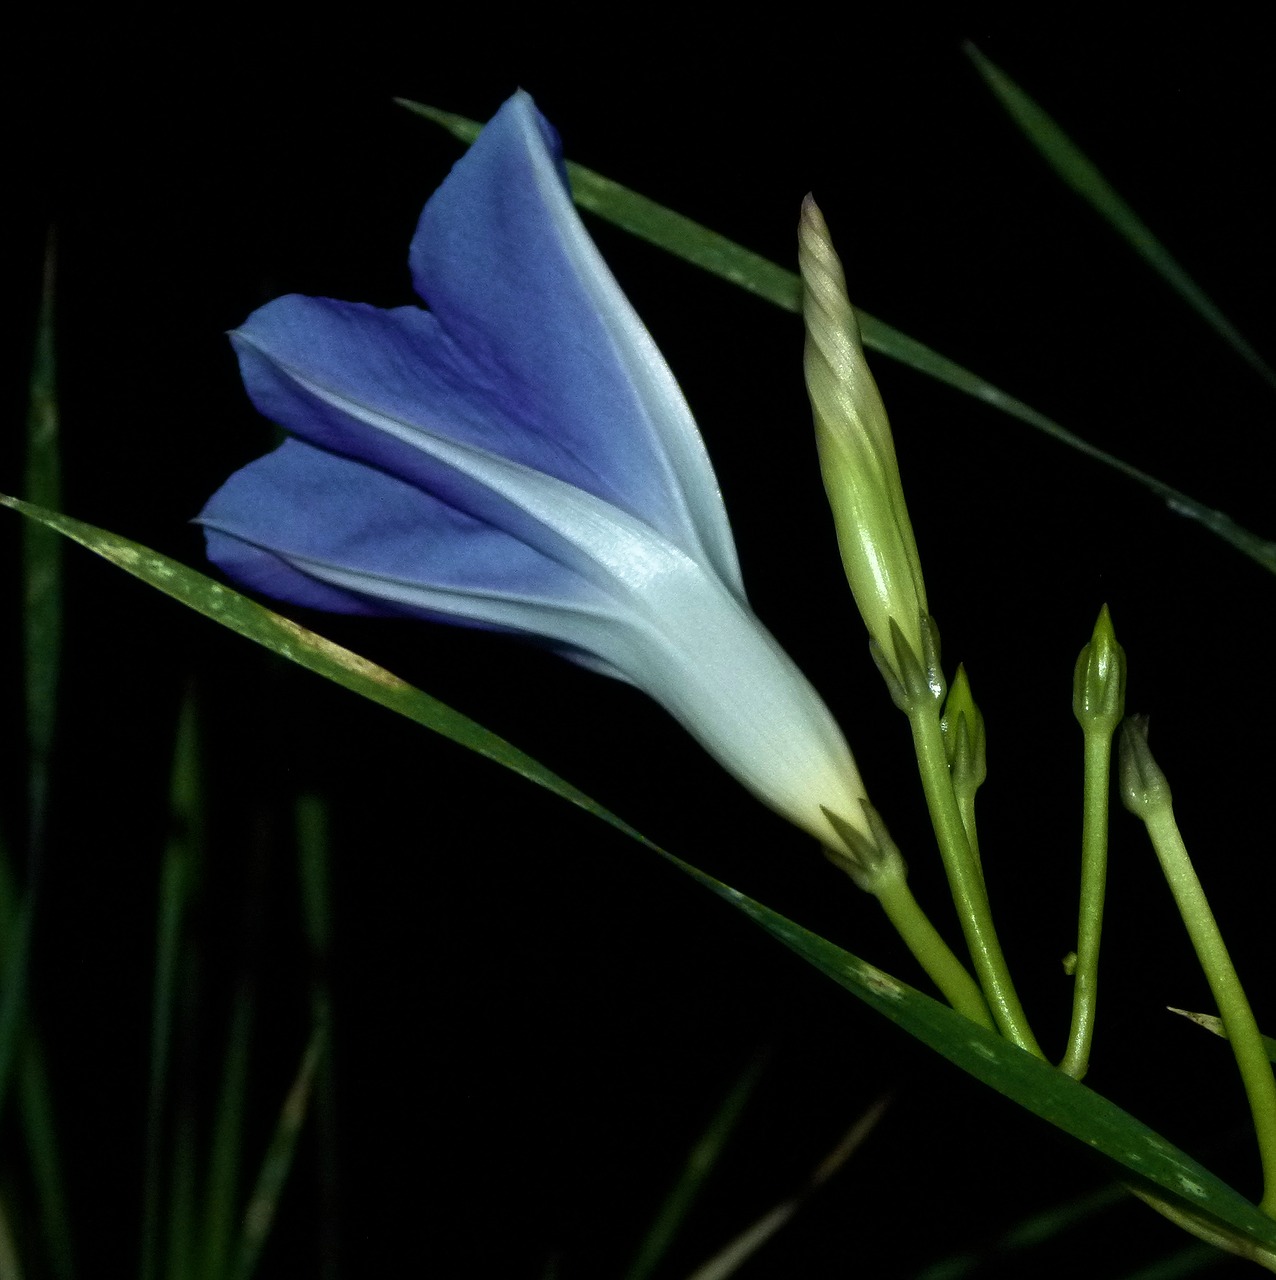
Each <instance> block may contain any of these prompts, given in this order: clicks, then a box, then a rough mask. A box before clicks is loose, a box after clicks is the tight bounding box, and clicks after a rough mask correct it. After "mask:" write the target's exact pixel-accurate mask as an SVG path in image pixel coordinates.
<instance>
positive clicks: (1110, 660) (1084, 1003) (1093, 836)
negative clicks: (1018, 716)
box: [1059, 604, 1126, 1080]
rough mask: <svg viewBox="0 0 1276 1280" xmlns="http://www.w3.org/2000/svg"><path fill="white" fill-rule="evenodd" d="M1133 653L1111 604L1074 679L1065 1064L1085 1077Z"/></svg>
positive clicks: (1070, 1072)
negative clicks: (1076, 833)
mask: <svg viewBox="0 0 1276 1280" xmlns="http://www.w3.org/2000/svg"><path fill="white" fill-rule="evenodd" d="M1125 667H1126V664H1125V651H1124V650H1123V649H1122V648H1121V646H1120V645H1119V644H1118V643H1117V639H1116V633H1115V632H1114V631H1113V629H1112V619H1111V617H1110V616H1109V614H1108V606H1107V605H1106V604H1105V605H1104V606H1103V608H1102V609H1101V610H1100V612H1099V620H1098V621H1097V622H1096V623H1095V624H1094V633H1093V635H1092V636H1091V637H1090V643H1089V644H1087V645H1086V646H1085V648H1083V649H1082V650H1081V656H1080V657H1079V658H1078V659H1077V666H1076V671H1075V672H1074V675H1073V682H1072V710H1073V714H1074V715H1075V716H1076V718H1077V723H1078V724H1080V726H1081V731H1082V734H1083V736H1084V739H1085V776H1084V784H1083V786H1084V790H1083V798H1082V819H1081V891H1080V906H1079V909H1078V914H1077V952H1076V956H1077V958H1076V967H1075V969H1074V970H1073V976H1074V986H1073V989H1072V1022H1071V1026H1070V1028H1069V1030H1068V1047H1067V1050H1066V1052H1065V1054H1064V1057H1063V1061H1062V1062H1061V1063H1060V1064H1059V1068H1060V1070H1062V1071H1065V1072H1066V1073H1067V1074H1068V1075H1070V1076H1072V1077H1073V1078H1074V1079H1077V1080H1080V1079H1081V1078H1082V1077H1083V1076H1084V1075H1085V1073H1086V1070H1087V1068H1088V1067H1089V1065H1090V1046H1091V1044H1092V1043H1093V1040H1094V1019H1095V1009H1096V1005H1097V1002H1098V988H1099V938H1100V936H1101V934H1102V932H1103V901H1104V896H1105V893H1106V887H1107V875H1108V794H1109V788H1110V782H1111V775H1112V735H1113V734H1114V733H1115V732H1116V729H1117V726H1118V725H1119V724H1120V723H1121V717H1122V716H1123V715H1124V714H1125Z"/></svg>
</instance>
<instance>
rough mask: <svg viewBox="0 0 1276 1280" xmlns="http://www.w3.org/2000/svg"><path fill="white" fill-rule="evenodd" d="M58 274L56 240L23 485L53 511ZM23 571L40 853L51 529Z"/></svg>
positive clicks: (57, 550)
mask: <svg viewBox="0 0 1276 1280" xmlns="http://www.w3.org/2000/svg"><path fill="white" fill-rule="evenodd" d="M55 270H56V251H55V248H54V242H53V237H52V234H50V236H49V240H48V243H47V245H46V247H45V255H44V281H43V289H42V292H41V302H40V314H39V318H38V320H37V324H36V336H35V347H34V360H33V362H32V368H31V385H30V398H29V401H28V408H27V441H26V443H27V448H26V474H25V478H24V487H25V491H26V496H27V498H28V500H29V501H31V502H34V503H36V504H38V505H39V506H43V507H50V508H53V509H54V510H56V509H57V508H58V507H59V506H60V505H61V501H62V493H61V490H62V485H61V474H60V467H61V463H60V460H59V456H58V396H57V365H56V354H55V350H54V321H53V306H54V283H55ZM22 568H23V582H24V590H23V602H22V605H23V609H22V619H23V647H24V660H25V664H26V716H27V762H28V763H27V768H28V770H29V778H28V785H29V797H30V799H29V804H30V815H29V824H30V831H31V838H30V846H31V848H32V851H33V852H34V851H36V850H38V849H39V847H40V844H41V842H42V834H43V830H44V819H45V808H46V804H47V791H48V772H49V755H50V752H51V750H52V747H53V730H54V724H55V720H56V717H57V689H58V663H59V660H60V657H61V651H62V539H61V538H59V537H58V536H57V535H56V534H55V533H54V532H53V530H51V529H47V528H42V527H41V526H40V525H35V524H28V525H27V526H26V528H25V529H24V530H23V538H22Z"/></svg>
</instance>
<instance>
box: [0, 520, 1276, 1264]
mask: <svg viewBox="0 0 1276 1280" xmlns="http://www.w3.org/2000/svg"><path fill="white" fill-rule="evenodd" d="M0 502H3V503H4V504H5V505H8V506H12V507H15V508H16V509H17V510H19V511H21V512H22V513H23V514H24V515H26V516H28V517H29V518H31V519H37V520H40V521H42V522H43V523H45V524H47V525H49V527H51V528H55V529H58V530H59V531H60V532H62V533H65V534H66V535H67V536H68V537H70V538H72V539H74V540H75V541H77V542H80V543H81V544H82V545H84V546H86V547H88V548H89V549H90V550H92V551H95V552H96V553H97V554H99V555H101V556H104V557H105V558H106V559H108V560H110V561H112V562H113V563H115V564H118V565H119V566H120V567H122V568H124V569H127V570H128V572H130V573H132V574H134V575H135V576H137V577H139V578H141V579H143V580H144V581H147V582H150V583H152V585H155V586H157V587H159V588H160V589H161V590H163V591H165V592H166V593H167V594H169V595H171V596H173V597H174V598H176V599H178V600H181V601H183V602H184V603H186V604H188V605H189V606H190V607H192V608H195V609H197V610H198V611H199V612H201V613H204V614H206V615H207V616H209V617H212V618H214V619H215V620H217V621H218V622H221V623H222V624H223V625H225V626H228V627H231V628H232V629H233V630H235V631H239V632H240V633H241V634H243V635H246V636H248V637H249V638H251V639H253V640H256V641H257V643H259V644H263V645H265V646H266V647H267V648H270V649H272V650H274V651H275V652H277V653H279V654H280V656H282V657H285V658H287V659H288V660H289V661H292V662H296V663H298V664H299V665H301V666H304V667H307V668H309V669H310V670H313V671H317V672H318V673H319V674H321V675H325V676H326V677H327V678H329V679H331V680H334V681H336V682H337V683H339V684H342V685H344V686H345V687H347V688H350V689H353V690H354V691H355V692H358V693H361V694H362V695H363V696H365V697H369V698H371V699H372V700H373V701H375V702H377V703H379V704H381V705H382V706H385V707H388V708H389V709H391V710H394V711H398V712H399V713H400V714H402V715H406V716H408V718H410V719H412V720H415V721H416V722H417V723H420V724H423V725H425V726H426V727H428V728H432V729H435V730H436V731H437V732H440V733H445V734H446V735H447V736H449V737H453V738H454V739H455V740H456V741H458V742H461V743H463V744H464V745H466V746H471V747H472V749H474V750H477V751H479V752H480V753H481V754H483V755H487V756H488V757H489V758H491V759H494V760H496V761H497V762H498V763H501V764H503V765H505V767H507V768H509V769H512V770H513V771H515V772H517V773H519V774H521V775H522V776H524V777H527V778H529V779H530V780H532V781H535V782H537V783H539V784H540V785H542V786H545V787H548V788H549V789H550V790H552V791H554V792H556V793H557V794H559V795H561V796H563V798H565V799H568V800H570V801H571V802H572V803H573V804H576V805H579V806H580V807H582V808H584V809H586V810H588V811H589V812H591V813H593V814H594V815H595V816H596V817H598V818H600V819H601V820H602V821H604V822H607V823H608V824H609V825H611V826H613V827H615V828H616V829H617V830H620V831H623V832H625V833H626V834H627V835H629V836H631V837H632V838H633V839H635V840H637V841H639V842H640V843H641V844H643V845H645V846H646V847H647V848H649V849H651V850H653V851H654V852H656V853H658V854H660V856H661V857H663V858H665V859H667V860H668V861H669V862H670V863H672V864H673V865H674V866H676V867H677V868H678V869H679V870H681V871H683V872H684V873H685V874H687V875H689V876H691V877H692V879H694V880H695V881H697V882H698V883H699V884H701V885H703V886H704V887H705V888H707V889H709V890H710V891H711V892H713V893H715V894H716V895H717V896H719V897H721V898H723V899H725V900H726V901H727V902H729V903H730V904H731V905H732V906H734V907H735V908H736V909H737V910H739V911H741V912H743V913H744V914H745V915H746V916H748V917H749V918H750V919H751V920H753V921H754V922H755V923H756V924H758V925H759V926H761V927H762V928H763V929H765V930H766V931H767V932H768V933H769V934H771V935H772V937H774V938H776V939H777V940H779V941H780V942H782V943H783V944H784V945H785V946H786V947H788V948H789V949H790V950H792V951H794V952H795V953H796V954H797V955H799V956H801V957H802V958H803V959H804V960H806V961H807V962H808V963H809V964H811V965H813V966H814V967H815V968H817V969H819V970H820V971H821V972H822V973H824V974H825V975H827V976H828V977H830V978H832V979H833V980H834V981H835V982H837V983H838V984H839V985H840V986H842V987H844V988H845V989H846V990H847V991H850V992H851V993H852V994H854V995H856V996H857V997H859V999H861V1000H862V1001H864V1003H866V1004H868V1005H869V1006H870V1007H871V1008H873V1009H875V1010H876V1011H877V1012H879V1013H881V1014H883V1015H884V1016H886V1017H887V1018H889V1019H890V1020H891V1021H892V1022H894V1023H896V1024H897V1025H898V1026H900V1027H901V1028H903V1029H904V1030H905V1031H907V1032H908V1033H909V1034H910V1035H912V1036H914V1037H915V1038H916V1039H918V1040H920V1041H921V1042H922V1043H923V1044H925V1045H927V1046H929V1047H930V1048H932V1049H934V1050H935V1051H936V1052H938V1053H939V1054H941V1055H942V1056H943V1057H945V1058H947V1059H948V1060H949V1061H950V1062H952V1063H953V1064H954V1065H956V1066H958V1067H960V1068H961V1069H962V1070H963V1071H965V1072H967V1074H969V1075H972V1076H974V1077H975V1079H977V1080H980V1081H982V1082H983V1083H985V1084H987V1085H989V1086H990V1087H991V1088H993V1089H996V1090H997V1091H998V1092H999V1093H1002V1094H1004V1095H1005V1096H1006V1097H1008V1098H1010V1099H1011V1100H1012V1101H1014V1102H1016V1103H1018V1104H1019V1105H1020V1106H1022V1107H1024V1108H1025V1109H1026V1110H1028V1111H1031V1112H1033V1113H1034V1114H1035V1115H1038V1116H1040V1117H1041V1118H1042V1119H1044V1120H1047V1121H1048V1122H1049V1123H1051V1124H1052V1125H1055V1126H1056V1127H1058V1128H1060V1129H1062V1130H1063V1131H1064V1132H1066V1133H1069V1134H1072V1135H1073V1136H1074V1137H1076V1138H1077V1139H1079V1140H1080V1141H1081V1142H1083V1143H1084V1144H1085V1145H1086V1146H1088V1147H1090V1148H1092V1149H1093V1150H1095V1151H1098V1152H1100V1153H1102V1154H1104V1155H1106V1156H1108V1157H1109V1158H1110V1159H1112V1160H1114V1161H1116V1162H1117V1163H1118V1164H1120V1165H1122V1166H1124V1167H1125V1169H1127V1170H1128V1171H1129V1174H1128V1176H1129V1177H1130V1178H1131V1180H1132V1181H1133V1182H1135V1183H1137V1184H1141V1185H1142V1186H1143V1187H1144V1188H1146V1189H1147V1191H1149V1192H1151V1194H1150V1195H1148V1198H1149V1199H1152V1200H1154V1201H1162V1202H1164V1203H1166V1204H1169V1205H1172V1206H1178V1207H1179V1211H1180V1216H1181V1217H1182V1218H1184V1219H1188V1218H1190V1219H1194V1220H1196V1221H1197V1222H1199V1223H1203V1224H1207V1226H1208V1229H1209V1230H1210V1231H1212V1232H1213V1235H1212V1236H1211V1238H1212V1239H1215V1240H1216V1242H1226V1243H1227V1245H1228V1247H1234V1248H1235V1249H1236V1250H1237V1251H1238V1252H1242V1253H1244V1254H1245V1256H1248V1257H1251V1258H1255V1259H1256V1260H1261V1261H1263V1262H1264V1264H1265V1265H1266V1264H1268V1263H1270V1264H1271V1265H1272V1266H1273V1267H1274V1268H1276V1220H1273V1219H1271V1218H1268V1217H1266V1216H1265V1215H1264V1214H1262V1213H1261V1212H1259V1210H1258V1209H1257V1207H1256V1206H1255V1205H1253V1204H1251V1203H1250V1202H1249V1201H1248V1200H1246V1199H1245V1198H1244V1197H1243V1196H1241V1195H1240V1193H1239V1192H1237V1191H1235V1190H1233V1189H1232V1188H1231V1187H1229V1186H1227V1184H1226V1183H1224V1182H1222V1181H1221V1180H1220V1179H1218V1178H1217V1177H1215V1176H1214V1175H1213V1174H1212V1173H1210V1172H1209V1171H1208V1170H1207V1169H1205V1168H1204V1166H1202V1165H1200V1164H1198V1163H1197V1162H1196V1161H1195V1160H1193V1159H1192V1158H1191V1157H1190V1156H1188V1155H1187V1154H1186V1153H1184V1152H1182V1151H1179V1150H1178V1149H1177V1148H1175V1147H1173V1146H1171V1145H1170V1144H1169V1143H1168V1142H1166V1141H1165V1140H1164V1139H1163V1138H1161V1137H1160V1136H1159V1135H1158V1134H1156V1133H1154V1132H1153V1131H1152V1130H1151V1129H1149V1128H1148V1127H1147V1126H1146V1125H1144V1124H1143V1123H1142V1122H1141V1121H1139V1120H1136V1119H1135V1118H1134V1117H1133V1116H1131V1115H1129V1114H1128V1113H1127V1112H1125V1111H1123V1110H1121V1108H1120V1107H1118V1106H1116V1105H1115V1104H1114V1103H1112V1102H1109V1101H1108V1100H1107V1099H1106V1098H1104V1097H1102V1096H1101V1095H1099V1094H1097V1093H1095V1092H1093V1091H1092V1090H1090V1089H1087V1088H1086V1087H1085V1085H1083V1084H1080V1083H1078V1082H1077V1081H1075V1080H1073V1079H1071V1078H1070V1077H1069V1076H1066V1075H1064V1074H1063V1073H1062V1072H1061V1071H1057V1070H1055V1069H1054V1068H1053V1067H1051V1066H1049V1065H1048V1064H1046V1063H1044V1062H1042V1061H1041V1060H1040V1059H1038V1058H1036V1057H1034V1056H1032V1055H1031V1054H1029V1053H1025V1052H1023V1051H1022V1050H1021V1049H1018V1048H1016V1047H1015V1046H1014V1045H1012V1044H1010V1043H1009V1042H1008V1041H1006V1040H1003V1039H1001V1038H1000V1037H999V1036H997V1035H995V1034H993V1033H992V1032H989V1031H985V1030H984V1029H983V1028H982V1027H979V1026H977V1025H976V1024H974V1023H973V1022H971V1021H969V1020H968V1019H966V1018H964V1017H962V1016H961V1015H960V1014H958V1013H955V1012H954V1011H953V1010H952V1009H950V1008H948V1007H947V1006H945V1005H941V1004H939V1003H938V1002H937V1001H935V1000H932V999H931V998H930V997H929V996H926V995H923V994H922V993H921V992H920V991H916V990H914V989H913V988H912V987H909V986H907V985H906V984H905V983H903V982H900V981H899V980H898V979H896V978H893V977H891V976H890V975H889V974H886V973H883V972H882V971H881V970H880V969H876V968H874V967H873V966H872V965H870V964H868V963H867V962H866V961H863V960H861V959H859V958H858V957H857V956H854V955H852V954H851V953H850V952H848V951H843V950H842V949H841V948H840V947H838V946H835V945H834V944H833V943H831V942H829V941H827V940H826V939H824V938H821V937H819V936H818V935H817V934H814V933H811V932H810V931H809V930H807V929H804V928H802V926H801V925H798V924H796V923H794V922H793V921H791V920H788V919H786V918H785V917H784V916H781V915H779V914H778V913H776V912H774V911H772V910H770V908H768V907H765V906H763V905H762V904H761V903H758V902H755V901H754V900H753V899H752V898H749V897H747V896H746V895H745V894H743V893H741V892H740V891H739V890H738V889H733V888H732V887H731V886H730V885H727V884H724V883H723V882H722V881H720V880H715V879H714V878H713V877H712V876H710V875H707V874H705V873H704V872H703V871H700V870H699V869H698V868H696V867H694V866H692V865H691V864H690V863H687V862H684V861H683V860H682V859H680V858H677V857H675V856H674V855H673V854H670V853H667V852H666V851H665V850H663V849H661V848H660V847H659V846H658V845H656V844H654V843H653V842H652V841H650V840H648V839H647V838H646V837H644V836H642V835H641V834H640V833H639V832H637V831H636V830H635V829H634V828H633V827H631V826H629V824H628V823H626V822H624V821H623V820H621V819H620V818H617V817H616V816H615V815H614V814H612V813H610V812H609V811H608V810H606V809H605V808H603V806H601V805H599V804H597V803H596V802H594V801H592V800H590V799H589V797H588V796H586V795H585V794H584V793H583V792H581V791H579V790H577V789H576V788H575V787H572V786H571V785H570V784H569V783H566V782H564V781H563V780H562V779H560V778H557V777H556V775H554V774H552V773H550V772H549V771H548V770H546V769H544V768H543V766H541V765H539V764H538V763H537V762H536V761H534V760H532V758H531V757H530V756H527V755H525V754H524V753H523V752H520V751H518V750H517V749H516V748H514V747H512V746H510V744H509V743H506V742H504V741H503V740H502V739H500V738H497V737H496V736H495V735H494V734H491V733H489V732H488V731H487V730H485V729H483V728H482V727H481V726H480V725H477V724H475V723H474V722H473V721H471V720H467V719H466V718H465V717H462V716H459V715H458V713H457V712H455V711H452V710H451V708H448V707H445V706H444V705H443V704H442V703H438V702H436V701H435V700H434V699H432V698H430V697H429V696H428V695H426V694H424V693H422V692H421V691H420V690H419V689H414V688H412V686H410V685H408V684H405V683H404V682H403V681H401V680H399V679H398V678H397V677H395V676H392V675H390V673H389V672H387V671H385V670H383V669H382V668H380V667H376V666H374V665H373V664H372V663H370V662H368V661H367V660H366V659H364V658H360V657H359V656H358V655H357V654H353V653H351V652H349V651H348V650H346V649H342V648H340V646H337V645H334V644H333V643H332V642H331V641H329V640H325V639H324V638H323V637H322V636H319V635H316V634H315V633H313V632H310V631H306V630H305V629H304V628H301V627H298V626H297V625H296V624H295V623H291V622H288V621H287V620H286V619H284V618H280V617H278V615H276V614H273V613H271V612H270V611H269V610H268V609H264V608H262V607H261V606H260V605H256V604H254V603H253V602H252V601H250V600H247V599H246V598H245V597H243V596H240V595H238V594H237V593H236V592H233V591H231V590H230V589H229V588H226V587H223V586H221V585H220V584H218V583H215V582H213V581H212V580H211V579H209V578H206V577H205V576H204V575H203V574H200V573H196V572H195V571H194V570H192V569H188V568H186V567H185V566H183V565H181V564H179V563H178V562H176V561H174V560H171V559H169V558H168V557H166V556H160V555H158V554H157V553H156V552H154V551H150V550H149V549H147V548H146V547H142V546H139V545H138V544H137V543H133V542H129V541H128V540H127V539H125V538H120V537H119V536H118V535H115V534H110V533H107V532H106V531H105V530H102V529H97V528H95V527H94V526H92V525H86V524H83V523H82V522H80V521H76V520H71V519H70V518H69V517H67V516H62V515H59V514H57V513H56V512H49V511H42V510H40V509H39V508H34V507H32V506H30V504H28V503H23V502H19V501H17V500H16V499H13V498H3V499H0Z"/></svg>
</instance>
